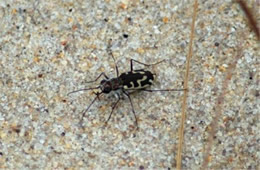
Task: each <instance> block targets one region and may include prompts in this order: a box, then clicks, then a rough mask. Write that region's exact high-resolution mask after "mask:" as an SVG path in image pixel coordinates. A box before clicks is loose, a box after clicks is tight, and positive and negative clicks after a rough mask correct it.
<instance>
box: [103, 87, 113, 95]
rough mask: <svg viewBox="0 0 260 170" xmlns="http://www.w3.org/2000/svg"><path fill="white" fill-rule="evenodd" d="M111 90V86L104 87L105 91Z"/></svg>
mask: <svg viewBox="0 0 260 170" xmlns="http://www.w3.org/2000/svg"><path fill="white" fill-rule="evenodd" d="M109 92H111V87H110V86H105V88H104V89H103V93H109Z"/></svg>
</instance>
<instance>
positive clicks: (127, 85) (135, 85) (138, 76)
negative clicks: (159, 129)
mask: <svg viewBox="0 0 260 170" xmlns="http://www.w3.org/2000/svg"><path fill="white" fill-rule="evenodd" d="M107 51H108V53H109V55H111V57H112V58H113V60H114V63H115V69H116V78H109V77H108V76H107V75H106V74H105V73H104V72H102V73H101V74H100V75H99V76H98V77H97V78H96V79H95V80H93V81H89V82H86V83H94V82H96V81H98V79H99V78H101V77H102V76H103V77H104V79H103V80H101V82H100V84H99V86H97V87H90V88H86V89H79V90H76V91H72V92H70V93H68V95H70V94H72V93H76V92H79V91H87V90H95V89H99V90H100V92H94V93H95V95H96V97H95V98H94V99H93V100H92V102H91V103H90V104H89V106H88V107H87V108H86V109H85V110H84V111H83V114H82V118H81V120H80V125H81V124H82V121H83V118H84V117H85V114H86V113H87V112H88V110H89V109H90V107H91V106H92V104H93V103H94V102H95V101H96V100H97V99H99V96H100V95H101V94H108V93H110V92H112V91H118V90H121V91H122V92H123V94H124V95H126V96H127V98H128V99H129V101H130V104H131V107H132V112H133V114H134V117H135V124H136V126H137V127H138V121H137V117H136V113H135V110H134V106H133V103H132V99H131V97H130V94H131V92H134V91H147V92H158V91H183V90H185V89H146V88H147V87H149V86H151V85H152V83H153V80H154V75H155V74H153V73H151V72H150V71H147V70H144V69H139V70H134V69H133V63H134V62H135V63H138V64H141V65H144V66H147V67H148V66H152V65H156V64H159V63H162V62H164V61H165V60H162V61H159V62H157V63H153V64H145V63H142V62H140V61H137V60H134V59H131V60H130V71H129V72H125V73H122V74H119V71H118V67H117V64H116V60H115V57H114V55H113V53H112V51H111V50H110V47H109V49H108V50H107ZM116 96H117V100H116V102H115V103H114V105H112V110H111V112H110V114H109V116H108V119H107V120H106V123H107V122H108V121H109V120H110V118H111V116H112V113H113V112H114V109H115V108H116V106H117V104H118V103H119V101H120V99H121V97H120V95H119V93H116Z"/></svg>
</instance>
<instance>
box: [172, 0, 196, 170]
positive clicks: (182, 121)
mask: <svg viewBox="0 0 260 170" xmlns="http://www.w3.org/2000/svg"><path fill="white" fill-rule="evenodd" d="M197 9H198V2H197V0H195V2H194V7H193V16H192V24H191V34H190V42H189V53H188V56H187V63H186V73H185V79H184V89H188V80H189V71H190V60H191V56H192V42H193V38H194V31H195V21H196V15H197ZM187 96H188V91H187V90H185V91H184V95H183V103H182V117H181V125H180V128H179V143H178V152H177V158H176V161H177V166H176V168H177V169H179V170H180V169H181V160H182V145H183V140H184V125H185V120H186V112H185V111H186V108H187V102H186V101H187Z"/></svg>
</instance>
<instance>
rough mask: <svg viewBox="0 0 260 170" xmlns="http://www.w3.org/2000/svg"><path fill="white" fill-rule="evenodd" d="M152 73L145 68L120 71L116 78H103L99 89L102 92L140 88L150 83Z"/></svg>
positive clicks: (152, 78) (151, 81)
mask: <svg viewBox="0 0 260 170" xmlns="http://www.w3.org/2000/svg"><path fill="white" fill-rule="evenodd" d="M153 80H154V77H153V74H152V73H151V72H150V71H147V70H143V69H141V70H133V71H129V72H125V73H122V74H121V75H120V76H119V77H118V78H112V79H104V80H102V81H101V82H100V89H101V91H102V92H103V93H110V92H111V91H114V90H118V89H123V90H140V89H144V88H146V87H148V86H150V85H152V83H153Z"/></svg>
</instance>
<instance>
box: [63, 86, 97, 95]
mask: <svg viewBox="0 0 260 170" xmlns="http://www.w3.org/2000/svg"><path fill="white" fill-rule="evenodd" d="M99 88H100V86H97V87H91V88H87V89H79V90H75V91H72V92H69V93H68V94H67V95H70V94H72V93H76V92H80V91H87V90H95V89H99Z"/></svg>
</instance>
